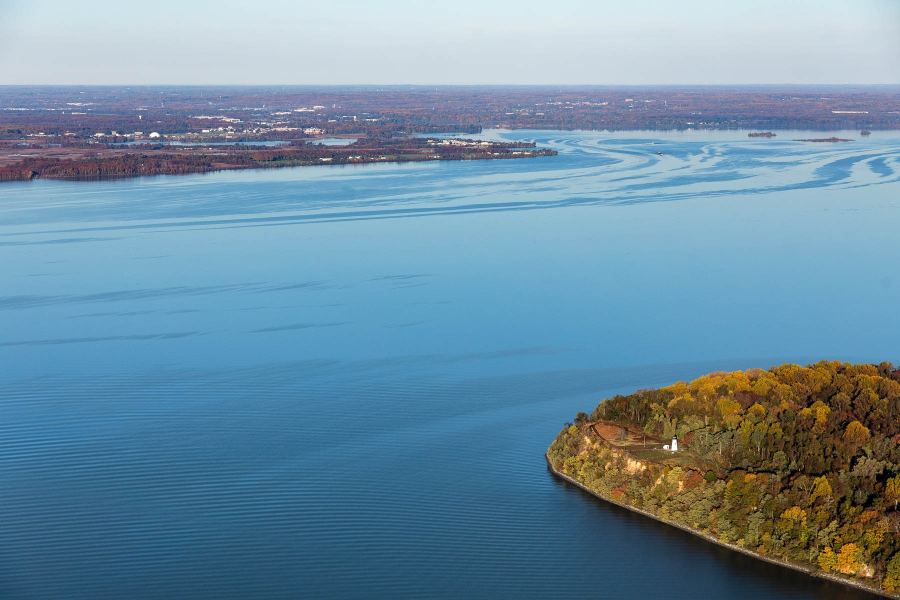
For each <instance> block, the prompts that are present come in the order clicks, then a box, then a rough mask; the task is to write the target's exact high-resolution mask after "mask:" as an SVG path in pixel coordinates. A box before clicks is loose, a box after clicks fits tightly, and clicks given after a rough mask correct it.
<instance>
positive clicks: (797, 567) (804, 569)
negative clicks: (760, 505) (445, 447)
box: [544, 454, 897, 598]
mask: <svg viewBox="0 0 900 600" xmlns="http://www.w3.org/2000/svg"><path fill="white" fill-rule="evenodd" d="M544 459H545V460H546V461H547V468H548V470H549V471H550V472H551V473H553V475H555V476H556V477H559V478H560V479H562V480H563V481H566V482H567V483H571V484H572V485H574V486H576V487H578V488H581V489H582V490H584V491H585V492H587V493H588V494H590V495H592V496H594V497H596V498H599V499H600V500H603V501H604V502H609V503H610V504H615V505H616V506H619V507H621V508H624V509H627V510H630V511H631V512H634V513H637V514H639V515H643V516H645V517H649V518H651V519H654V520H656V521H659V522H660V523H664V524H666V525H670V526H672V527H675V528H677V529H681V530H682V531H686V532H687V533H690V534H692V535H695V536H697V537H699V538H702V539H704V540H706V541H707V542H711V543H713V544H716V545H718V546H722V547H724V548H728V549H729V550H734V551H735V552H740V553H741V554H745V555H747V556H750V557H753V558H755V559H758V560H761V561H764V562H767V563H771V564H773V565H779V566H781V567H785V568H787V569H791V570H793V571H799V572H801V573H805V574H806V575H809V576H810V577H815V578H818V579H827V580H828V581H834V582H835V583H841V584H843V585H847V586H850V587H853V588H856V589H859V590H863V591H866V592H870V593H872V594H875V595H877V596H881V597H884V598H897V596H896V595H895V594H890V593H887V592H885V591H883V590H880V589H877V588H874V587H869V586H867V585H865V584H864V583H860V582H858V581H852V580H848V579H843V578H841V577H838V576H837V575H831V574H829V573H825V572H824V571H821V570H819V569H815V568H811V567H808V566H805V565H801V564H798V563H792V562H790V561H786V560H781V559H777V558H772V557H769V556H763V555H762V554H759V553H758V552H754V551H753V550H750V549H748V548H742V547H740V546H737V545H735V544H729V543H728V542H723V541H722V540H720V539H718V538H716V537H715V536H712V535H709V534H707V533H703V532H702V531H699V530H697V529H694V528H693V527H688V526H687V525H683V524H681V523H676V522H674V521H666V520H664V519H662V518H661V517H659V516H658V515H654V514H653V513H651V512H648V511H646V510H643V509H641V508H638V507H636V506H631V505H629V504H625V503H622V502H619V501H617V500H613V499H612V498H609V497H606V496H603V495H602V494H600V493H598V492H596V491H594V490H592V489H590V488H588V487H587V486H585V485H584V484H582V483H581V482H579V481H578V480H576V479H574V478H573V477H570V476H569V475H566V474H565V473H562V472H560V471H558V470H557V469H556V468H555V467H554V466H553V461H551V460H550V457H549V456H548V455H547V454H545V455H544Z"/></svg>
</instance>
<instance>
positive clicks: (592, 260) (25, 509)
mask: <svg viewBox="0 0 900 600" xmlns="http://www.w3.org/2000/svg"><path fill="white" fill-rule="evenodd" d="M828 135H832V134H831V133H829V134H828ZM836 135H838V137H854V138H858V137H859V136H858V135H855V134H854V132H839V133H837V134H836ZM484 137H490V138H502V139H524V140H534V141H537V142H538V144H539V145H541V146H550V147H553V148H555V149H557V150H559V155H558V156H555V157H545V158H535V159H523V160H503V161H500V160H498V161H492V162H491V161H477V162H476V161H471V162H446V163H429V164H407V165H389V164H377V165H359V166H333V167H332V166H329V167H311V168H297V169H281V170H261V171H238V172H228V173H217V174H211V175H198V176H187V177H157V178H146V179H135V180H124V181H113V182H54V181H35V182H31V183H9V184H3V186H2V187H0V273H2V289H0V597H4V598H61V597H66V598H124V597H127V598H159V597H171V598H196V597H200V596H205V597H217V598H251V597H285V598H298V597H302V598H321V597H334V598H495V597H505V598H551V597H553V598H624V597H628V598H656V597H660V596H668V595H671V594H677V595H679V596H682V597H698V598H707V597H708V598H715V597H729V598H754V599H759V598H827V599H845V598H846V599H850V598H863V597H866V595H865V594H864V593H862V592H859V591H853V590H850V589H845V588H844V587H842V586H838V585H836V584H830V583H823V582H820V581H816V580H813V579H809V578H807V577H805V576H803V575H800V574H797V573H794V572H791V571H786V570H783V569H781V568H778V567H774V566H771V565H767V564H763V563H759V562H758V561H754V560H753V559H750V558H748V557H744V556H741V555H734V554H732V553H730V552H728V551H725V550H722V549H720V548H718V547H715V546H712V545H710V544H708V543H706V542H703V541H702V540H699V539H697V538H694V537H692V536H690V535H687V534H685V533H683V532H680V531H678V530H673V529H671V528H668V527H666V526H663V525H660V524H658V523H656V522H652V521H648V520H646V519H644V518H642V517H639V516H635V515H633V514H631V513H628V512H626V511H623V510H621V509H618V508H616V507H612V506H609V505H606V504H604V503H602V502H600V501H598V500H596V499H594V498H592V497H589V496H587V495H586V494H584V493H582V492H581V491H580V490H577V489H574V488H572V487H571V486H568V485H566V484H563V483H560V482H559V481H557V480H555V479H554V478H553V477H552V476H551V475H550V474H549V473H548V472H547V471H546V467H545V463H544V459H543V452H544V451H545V449H546V447H547V446H548V445H549V444H550V442H551V441H552V440H553V438H554V436H555V435H556V433H557V432H558V431H559V429H560V428H561V427H562V425H563V423H564V422H565V421H567V420H570V419H571V418H573V416H574V415H575V413H576V412H577V411H579V410H585V411H587V410H590V409H591V408H593V406H594V405H595V404H596V403H597V402H598V401H599V400H600V399H601V398H604V397H606V396H609V395H612V394H615V393H618V392H628V391H632V390H634V389H637V388H642V387H649V386H658V385H664V384H667V383H671V382H673V381H676V380H678V379H686V378H691V377H694V376H697V375H700V374H702V373H705V372H708V371H711V370H717V369H737V368H750V367H768V366H770V365H772V364H776V363H780V362H784V361H793V362H803V363H805V362H810V361H815V360H819V359H823V358H827V359H842V360H851V361H874V362H880V361H882V360H893V361H895V362H900V354H898V350H900V348H898V342H897V340H898V339H900V335H898V334H900V311H898V310H897V306H898V301H900V263H898V261H897V258H896V257H897V253H898V251H900V241H898V236H897V231H898V225H900V132H898V133H894V134H891V133H880V132H876V133H874V134H873V135H872V136H871V137H870V138H868V139H858V140H857V141H854V142H852V143H847V144H837V145H833V144H804V143H799V142H792V141H790V140H791V139H793V138H803V137H822V135H821V134H817V133H812V134H810V132H779V136H778V137H777V138H774V139H771V140H760V139H752V140H750V139H748V138H747V137H746V132H718V133H716V132H712V133H710V132H685V133H669V134H666V133H659V132H621V133H615V134H612V133H588V132H537V131H518V132H506V131H491V132H486V133H485V134H484ZM826 137H827V136H826ZM651 142H652V145H650V144H651ZM658 152H661V153H662V155H659V154H657V153H658Z"/></svg>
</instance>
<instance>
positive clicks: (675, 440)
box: [669, 435, 678, 452]
mask: <svg viewBox="0 0 900 600" xmlns="http://www.w3.org/2000/svg"><path fill="white" fill-rule="evenodd" d="M669 447H670V448H671V449H672V452H678V436H675V435H673V436H672V445H671V446H669Z"/></svg>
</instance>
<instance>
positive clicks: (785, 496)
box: [547, 362, 900, 597]
mask: <svg viewBox="0 0 900 600" xmlns="http://www.w3.org/2000/svg"><path fill="white" fill-rule="evenodd" d="M673 437H675V439H676V440H677V451H672V450H671V449H666V448H670V447H671V446H670V444H671V440H672V438H673ZM547 460H548V463H549V465H550V468H551V470H553V471H554V472H555V473H556V474H558V475H560V476H561V477H564V478H565V479H568V480H569V481H572V482H574V483H576V484H578V485H579V486H581V487H583V488H584V489H585V490H587V491H589V492H591V493H593V494H594V495H596V496H599V497H600V498H603V499H605V500H609V501H611V502H615V503H617V504H620V505H622V506H625V507H627V508H631V509H634V510H637V511H639V512H642V513H644V514H646V515H648V516H651V517H654V518H657V519H659V520H661V521H664V522H667V523H670V524H672V525H675V526H677V527H680V528H682V529H687V530H689V531H691V532H692V533H695V534H697V535H701V536H703V537H706V538H707V539H710V540H712V541H715V542H717V543H721V544H725V545H728V546H730V547H731V548H733V549H735V550H739V551H742V552H745V553H748V554H752V555H754V556H757V557H759V558H763V559H767V560H770V561H773V562H778V563H781V564H784V565H785V566H790V567H792V568H796V569H800V570H803V571H806V572H808V573H809V574H811V575H816V576H820V577H827V578H830V579H836V580H840V581H843V582H846V583H849V584H852V585H856V586H859V587H865V588H868V589H870V590H872V591H877V592H880V593H882V594H885V595H889V596H892V597H900V511H898V503H900V369H895V368H894V366H893V365H892V364H890V363H886V362H885V363H881V364H879V365H872V364H860V365H853V364H849V363H841V362H819V363H816V364H814V365H809V366H806V367H801V366H798V365H792V364H785V365H781V366H779V367H773V368H771V369H769V370H762V369H753V370H749V371H735V372H731V373H726V372H719V373H712V374H709V375H706V376H704V377H700V378H699V379H696V380H694V381H692V382H690V383H682V382H679V383H676V384H674V385H671V386H668V387H664V388H661V389H658V390H657V389H651V390H639V391H637V392H635V393H633V394H630V395H627V396H616V397H614V398H610V399H608V400H604V401H603V402H601V403H600V404H599V406H597V408H596V409H594V411H593V412H592V413H591V414H590V415H588V414H585V413H579V414H578V415H577V417H576V419H575V421H574V423H567V424H566V425H565V427H564V428H563V430H562V432H560V434H559V436H558V437H557V438H556V440H555V441H554V442H553V444H552V445H551V446H550V448H549V450H548V452H547Z"/></svg>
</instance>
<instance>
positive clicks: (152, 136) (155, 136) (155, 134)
mask: <svg viewBox="0 0 900 600" xmlns="http://www.w3.org/2000/svg"><path fill="white" fill-rule="evenodd" d="M150 137H151V138H153V139H156V138H158V137H160V135H159V132H157V131H154V132H153V133H151V134H150Z"/></svg>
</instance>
